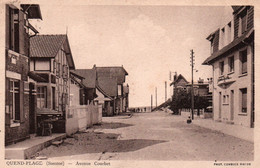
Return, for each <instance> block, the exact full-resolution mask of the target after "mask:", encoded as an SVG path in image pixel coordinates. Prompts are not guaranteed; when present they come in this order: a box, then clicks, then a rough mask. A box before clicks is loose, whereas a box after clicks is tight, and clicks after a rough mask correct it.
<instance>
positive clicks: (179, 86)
mask: <svg viewBox="0 0 260 168" xmlns="http://www.w3.org/2000/svg"><path fill="white" fill-rule="evenodd" d="M188 83H189V82H188V81H187V80H186V79H185V78H184V76H183V75H182V74H179V75H177V73H175V75H174V78H173V82H172V83H171V84H170V86H173V95H174V93H176V92H178V90H183V89H186V87H187V84H188Z"/></svg>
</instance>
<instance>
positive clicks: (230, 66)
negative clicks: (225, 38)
mask: <svg viewBox="0 0 260 168" xmlns="http://www.w3.org/2000/svg"><path fill="white" fill-rule="evenodd" d="M228 66H229V72H234V70H235V67H234V56H232V57H229V58H228Z"/></svg>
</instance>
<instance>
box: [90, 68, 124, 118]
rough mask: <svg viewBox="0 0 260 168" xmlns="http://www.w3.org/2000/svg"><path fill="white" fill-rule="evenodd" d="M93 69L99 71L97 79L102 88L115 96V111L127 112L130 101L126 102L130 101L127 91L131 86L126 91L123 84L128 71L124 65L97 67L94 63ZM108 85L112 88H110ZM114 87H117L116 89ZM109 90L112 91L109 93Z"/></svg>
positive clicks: (116, 112) (111, 95)
mask: <svg viewBox="0 0 260 168" xmlns="http://www.w3.org/2000/svg"><path fill="white" fill-rule="evenodd" d="M93 69H95V70H96V72H97V81H98V85H99V86H100V88H101V89H102V90H104V91H105V92H106V93H107V94H108V95H109V96H110V97H112V98H114V102H113V104H114V105H113V107H114V108H113V113H114V114H116V115H117V114H119V113H120V112H125V110H126V109H127V108H128V107H127V106H126V105H128V103H124V102H128V93H127V92H129V86H128V89H125V91H126V93H124V89H123V86H124V83H125V80H126V76H127V75H128V73H127V71H126V70H125V69H124V67H123V66H114V67H96V65H94V67H93ZM108 87H111V88H110V89H109V88H108ZM114 88H116V90H115V91H114ZM109 92H111V93H110V94H109ZM126 99H127V101H126Z"/></svg>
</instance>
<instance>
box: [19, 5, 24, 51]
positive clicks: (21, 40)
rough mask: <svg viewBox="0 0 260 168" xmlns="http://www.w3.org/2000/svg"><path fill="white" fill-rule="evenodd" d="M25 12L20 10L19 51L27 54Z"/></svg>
mask: <svg viewBox="0 0 260 168" xmlns="http://www.w3.org/2000/svg"><path fill="white" fill-rule="evenodd" d="M24 34H25V30H24V13H23V12H22V11H21V10H19V53H20V54H23V55H25V40H24V39H25V36H24Z"/></svg>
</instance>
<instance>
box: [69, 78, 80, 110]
mask: <svg viewBox="0 0 260 168" xmlns="http://www.w3.org/2000/svg"><path fill="white" fill-rule="evenodd" d="M79 89H80V87H79V86H77V85H76V84H72V83H70V106H77V105H79V104H80V102H79Z"/></svg>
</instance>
